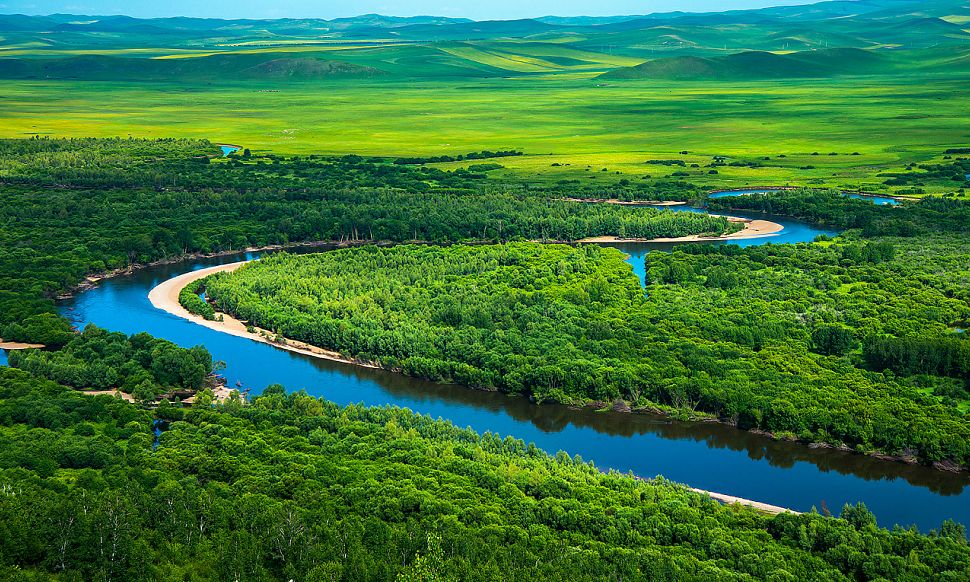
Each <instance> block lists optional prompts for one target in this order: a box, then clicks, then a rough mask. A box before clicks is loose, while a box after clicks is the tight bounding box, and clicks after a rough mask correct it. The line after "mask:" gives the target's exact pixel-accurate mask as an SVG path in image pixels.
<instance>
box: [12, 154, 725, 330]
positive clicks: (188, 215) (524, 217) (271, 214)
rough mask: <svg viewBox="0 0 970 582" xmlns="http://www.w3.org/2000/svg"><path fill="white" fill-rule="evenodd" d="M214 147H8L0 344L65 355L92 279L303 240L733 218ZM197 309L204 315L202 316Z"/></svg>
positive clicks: (535, 233) (530, 232)
mask: <svg viewBox="0 0 970 582" xmlns="http://www.w3.org/2000/svg"><path fill="white" fill-rule="evenodd" d="M210 149H214V150H216V151H218V148H215V147H214V146H212V145H211V144H209V143H208V142H195V141H186V140H157V141H155V140H129V139H115V140H89V139H83V140H53V139H28V140H0V180H2V181H4V182H6V183H7V185H6V186H4V187H3V188H0V223H2V224H3V225H4V226H3V228H2V229H0V337H3V338H4V339H8V340H24V341H38V342H40V343H45V344H48V345H61V344H63V343H64V342H66V341H68V339H70V330H69V328H68V326H67V324H66V323H65V322H64V321H63V320H62V319H60V318H58V317H56V316H52V315H50V314H51V312H52V311H53V309H52V305H51V303H50V298H52V297H54V296H56V295H58V294H60V293H63V292H64V291H66V290H68V289H70V288H71V287H72V286H74V285H76V284H78V283H79V282H80V281H82V280H83V279H84V277H85V275H88V274H90V273H96V272H100V271H107V270H112V269H118V268H125V267H127V266H129V265H133V264H139V263H147V262H151V261H158V260H163V259H171V258H175V257H179V256H183V255H185V254H188V253H199V252H201V253H211V252H219V251H234V250H242V249H244V248H246V247H249V246H263V245H271V244H288V243H292V242H299V241H334V242H348V241H349V242H353V241H361V240H375V241H376V240H383V241H394V242H400V241H409V240H422V241H432V242H453V241H468V240H485V241H502V240H523V239H541V240H565V241H572V240H578V239H582V238H585V237H589V236H625V237H630V238H633V237H640V238H655V237H671V236H683V235H690V234H700V233H720V232H724V231H726V230H729V229H730V228H731V225H730V224H729V223H728V222H727V221H726V220H724V219H723V218H716V217H708V216H701V215H692V214H690V215H689V214H687V213H677V214H674V213H669V212H658V211H655V210H652V209H640V208H621V207H616V206H612V205H584V204H577V203H573V202H566V201H563V200H561V198H562V197H563V196H562V193H561V192H559V191H558V190H557V191H545V190H543V191H532V190H530V189H527V188H521V187H516V188H509V189H506V188H504V187H502V186H498V187H497V188H496V190H491V189H488V188H485V187H484V186H483V185H482V184H481V182H482V180H484V177H482V178H481V179H480V178H477V177H474V175H473V174H470V173H468V172H465V171H455V172H442V171H440V170H437V169H433V168H411V167H401V166H394V165H393V164H389V163H383V162H382V163H378V162H375V161H373V160H371V161H368V160H366V159H365V158H362V157H360V156H344V157H340V158H321V157H319V156H305V157H292V158H281V157H278V156H252V157H251V158H247V160H246V161H241V160H221V159H220V160H213V161H212V163H211V164H210V163H209V157H208V156H207V155H206V152H208V151H209V150H210ZM199 307H201V306H199Z"/></svg>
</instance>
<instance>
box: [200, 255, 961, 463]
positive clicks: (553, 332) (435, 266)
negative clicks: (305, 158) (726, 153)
mask: <svg viewBox="0 0 970 582" xmlns="http://www.w3.org/2000/svg"><path fill="white" fill-rule="evenodd" d="M968 251H970V249H968V248H967V244H966V243H965V242H962V241H958V242H952V243H951V242H949V241H948V240H947V239H924V240H920V241H919V242H918V243H916V242H915V241H909V240H906V239H900V240H896V241H892V242H890V241H851V240H849V241H843V242H840V243H838V244H830V245H828V246H821V245H797V246H792V245H780V246H779V245H765V246H758V247H750V248H746V249H741V248H739V247H736V246H710V245H692V246H688V247H685V248H684V249H683V250H678V251H675V252H673V253H651V254H650V255H648V258H647V265H646V267H647V281H648V286H647V290H646V291H647V293H646V296H644V293H643V290H642V289H641V288H640V286H639V282H638V281H637V278H636V277H635V276H634V275H633V273H632V272H631V269H630V267H629V265H627V264H626V263H625V262H624V261H623V259H622V255H621V254H620V253H619V252H617V251H615V250H613V249H609V248H601V247H595V246H584V247H581V248H572V247H561V246H549V245H535V244H512V245H504V246H487V247H462V246H453V247H448V248H437V247H431V248H429V247H396V248H392V249H376V248H365V249H353V250H344V251H335V252H328V253H322V254H317V255H304V256H290V255H276V256H273V257H269V258H267V259H264V260H262V261H259V262H258V263H254V264H251V265H247V266H246V267H244V268H242V269H240V270H239V271H237V272H236V273H234V274H231V275H215V276H212V277H210V278H208V279H206V280H205V290H206V292H207V294H208V296H209V297H210V298H211V299H212V300H214V301H215V302H216V303H217V304H218V305H219V306H220V307H221V308H222V309H224V310H225V311H228V312H230V313H232V314H234V315H236V316H238V317H240V318H242V319H244V320H248V321H251V322H253V323H254V324H255V325H256V326H258V327H261V328H265V329H269V330H271V331H274V332H279V333H281V334H282V335H283V336H286V337H291V338H294V339H299V340H303V341H306V342H309V343H311V344H314V345H319V346H322V347H325V348H330V349H334V350H337V351H340V352H343V353H345V354H348V355H351V356H355V357H360V358H364V359H368V360H374V361H378V362H380V363H381V364H382V365H384V366H385V367H388V368H391V369H397V370H401V371H402V372H404V373H406V374H409V375H413V376H417V377H422V378H427V379H430V380H435V381H445V382H457V383H461V384H465V385H469V386H472V387H479V388H487V389H499V390H503V391H506V392H511V393H522V394H527V395H529V396H531V397H532V398H534V399H536V400H538V401H556V402H563V403H584V402H589V401H600V402H603V403H612V402H614V401H617V400H623V401H625V402H626V403H628V404H629V405H631V406H633V407H645V408H650V409H661V410H666V411H669V412H671V413H673V414H675V415H678V416H683V417H692V416H694V417H696V416H704V415H714V416H716V417H718V418H720V419H722V420H723V421H725V422H729V423H731V424H735V425H737V426H739V427H741V428H746V429H759V430H763V431H769V432H772V433H775V434H776V435H778V436H779V437H784V438H791V439H800V440H804V441H807V442H818V443H824V444H827V445H832V446H838V447H850V448H852V449H855V450H858V451H860V452H874V451H881V452H884V453H886V454H890V455H899V456H901V457H914V458H916V459H918V460H920V461H922V462H924V463H936V462H939V463H950V464H953V463H955V464H957V465H963V466H966V465H967V464H968V463H970V424H968V423H967V419H966V416H965V415H964V413H963V412H962V409H963V408H964V407H966V406H967V404H968V403H970V392H968V385H967V383H966V376H965V375H963V374H961V373H960V370H961V369H962V368H954V367H949V368H942V367H940V366H939V365H938V364H937V363H935V362H937V360H930V359H927V358H925V357H923V358H922V359H910V360H907V364H908V365H911V366H912V368H911V369H906V368H903V367H902V366H896V365H891V366H884V367H877V366H874V364H875V362H874V361H872V360H871V359H870V358H867V357H864V356H863V346H871V345H875V344H874V342H878V341H881V340H880V339H879V338H882V337H884V336H891V337H897V338H910V339H907V340H906V341H907V342H912V345H915V346H924V347H919V348H918V349H919V350H923V351H920V352H918V353H920V354H925V353H926V352H925V346H927V345H937V344H939V343H940V342H943V343H944V344H945V345H947V346H950V345H959V346H965V345H966V343H963V344H952V343H951V338H952V341H953V342H967V340H965V339H962V338H963V335H961V334H957V333H955V329H954V328H955V326H956V325H957V324H959V323H960V322H963V321H966V320H967V319H968V318H970V294H968V292H967V289H966V286H965V285H964V284H963V283H962V282H963V281H965V278H966V277H967V276H970V271H968V265H967V263H966V260H965V257H966V256H967V254H968ZM961 349H964V348H963V347H961ZM960 353H961V354H963V353H965V352H962V351H961V352H960ZM939 361H946V362H950V361H951V360H939ZM959 362H963V360H959ZM948 365H949V364H948ZM959 365H963V364H959ZM887 367H888V368H890V369H893V368H895V369H896V370H897V374H883V373H882V372H883V370H884V369H886V368H887ZM952 372H956V373H952Z"/></svg>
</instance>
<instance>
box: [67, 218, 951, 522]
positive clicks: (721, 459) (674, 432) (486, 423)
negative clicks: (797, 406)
mask: <svg viewBox="0 0 970 582" xmlns="http://www.w3.org/2000/svg"><path fill="white" fill-rule="evenodd" d="M682 210H683V211H697V210H696V209H690V208H682ZM758 218H765V217H764V216H763V215H759V216H758ZM768 218H769V219H771V220H775V221H776V222H781V223H782V224H783V225H784V227H785V228H784V230H783V231H782V232H781V233H780V234H779V235H778V236H773V237H766V238H760V239H750V240H739V241H736V242H737V244H742V245H752V244H766V243H769V242H770V243H783V242H801V241H810V240H812V239H814V238H815V237H816V236H818V235H819V234H834V233H833V232H830V231H825V230H821V229H818V228H816V227H813V226H809V225H806V224H802V223H798V222H795V221H791V220H787V219H780V218H777V217H768ZM711 244H724V243H711ZM615 246H617V247H619V248H621V249H622V250H624V251H625V252H627V253H628V254H629V255H630V259H629V261H630V262H631V264H632V265H633V266H634V270H636V271H637V273H638V275H640V276H641V277H642V276H643V257H644V255H645V254H646V253H647V252H649V251H651V250H667V249H669V248H671V247H672V246H674V245H672V244H646V243H622V244H617V245H615ZM318 250H319V249H318ZM259 256H261V254H260V253H241V254H239V255H235V256H222V257H213V258H205V259H196V260H189V261H185V262H181V263H177V264H171V265H159V266H156V267H151V268H147V269H143V270H140V271H137V272H135V273H134V274H132V275H128V276H124V277H117V278H112V279H107V280H104V281H102V282H101V283H100V284H99V286H98V287H96V288H94V289H92V290H89V291H86V292H84V293H81V294H79V295H78V296H77V297H75V298H72V299H69V300H66V301H64V302H61V303H60V310H61V312H62V313H64V314H65V315H66V316H67V317H69V318H70V319H71V320H72V321H73V322H74V323H75V324H76V325H78V326H84V325H86V324H87V323H95V324H97V325H99V326H101V327H104V328H107V329H110V330H115V331H122V332H125V333H137V332H141V331H147V332H149V333H151V334H153V335H155V336H158V337H163V338H166V339H169V340H171V341H173V342H175V343H177V344H179V345H182V346H186V347H188V346H193V345H198V344H204V345H205V346H206V347H207V348H208V349H209V350H210V351H211V352H212V354H213V355H214V357H215V358H216V359H217V360H221V361H223V362H225V363H226V369H225V371H224V372H223V374H224V375H225V376H226V377H227V380H228V382H229V385H230V386H240V387H242V389H251V390H252V393H253V394H255V393H258V392H259V391H260V390H262V389H263V388H264V387H265V386H267V385H269V384H273V383H280V384H283V385H285V386H286V387H287V388H288V389H289V390H301V389H305V390H306V391H307V392H308V393H309V394H312V395H314V396H322V397H325V398H327V399H329V400H331V401H334V402H336V403H338V404H348V403H364V404H367V405H393V406H401V407H407V408H410V409H411V410H414V411H417V412H420V413H423V414H428V415H431V416H432V417H438V418H443V419H447V420H450V421H452V422H453V423H455V424H456V425H458V426H462V427H465V426H468V427H471V428H472V429H474V430H476V431H478V432H485V431H491V432H493V433H499V434H501V435H512V436H514V437H516V438H519V439H523V440H524V441H526V442H534V443H535V444H536V445H537V446H539V447H541V448H543V449H545V450H546V451H549V452H556V451H559V450H564V451H566V452H567V453H569V454H570V455H577V454H578V455H580V456H582V457H583V458H584V459H586V460H592V461H594V462H595V463H596V465H597V466H598V467H600V468H601V469H608V468H609V469H616V470H619V471H623V472H633V473H636V474H637V475H640V476H644V477H653V476H656V475H663V476H664V477H666V478H668V479H671V480H674V481H679V482H683V483H687V484H689V485H691V486H693V487H698V488H701V489H706V490H710V491H717V492H720V493H725V494H729V495H736V496H739V497H743V498H747V499H753V500H758V501H762V502H765V503H770V504H774V505H779V506H782V507H788V508H791V509H794V510H798V511H808V510H810V509H811V508H812V507H817V508H819V509H820V510H821V509H822V508H823V507H825V508H828V509H830V510H832V511H833V512H834V513H836V514H837V513H838V512H839V510H840V508H841V507H842V505H843V504H844V503H854V502H858V501H864V502H865V503H866V505H867V506H868V507H869V508H870V509H871V510H873V511H874V512H875V514H876V515H877V517H878V518H879V522H880V524H881V525H884V526H891V525H893V524H896V523H898V524H901V525H911V524H915V525H916V526H918V527H919V528H920V529H922V530H924V531H926V530H929V529H931V528H935V527H938V526H939V524H940V523H941V522H942V521H943V520H944V519H946V518H953V519H956V520H958V521H962V522H964V523H970V494H968V493H967V491H968V489H967V486H968V485H970V477H968V476H967V475H965V474H962V475H953V474H949V473H944V472H940V471H935V470H932V469H928V468H925V467H914V466H909V465H904V464H901V463H893V462H887V461H880V460H877V459H874V458H871V457H865V456H862V455H854V454H851V453H845V452H840V451H833V450H827V449H811V448H809V447H807V446H804V445H798V444H792V443H784V442H777V441H774V440H771V439H768V438H765V437H763V436H760V435H756V434H752V433H749V432H745V431H741V430H737V429H734V428H731V427H728V426H725V425H721V424H717V423H684V422H677V421H672V420H670V419H667V418H663V417H658V416H650V415H639V414H624V413H614V412H596V411H592V410H588V409H574V408H570V407H566V406H558V405H542V406H536V405H534V404H532V403H531V402H529V401H528V400H526V399H524V398H520V397H511V396H506V395H503V394H499V393H492V392H482V391H477V390H471V389H468V388H464V387H460V386H452V385H441V384H433V383H429V382H425V381H422V380H417V379H414V378H408V377H405V376H401V375H399V374H394V373H390V372H386V371H383V370H371V369H365V368H359V367H356V366H352V365H347V364H342V363H337V362H330V361H326V360H319V359H315V358H311V357H306V356H302V355H299V354H294V353H291V352H287V351H284V350H280V349H278V348H275V347H273V346H270V345H267V344H263V343H257V342H254V341H251V340H248V339H245V338H239V337H235V336H231V335H227V334H224V333H220V332H216V331H213V330H210V329H207V328H205V327H202V326H199V325H196V324H194V323H192V322H189V321H186V320H184V319H181V318H179V317H176V316H174V315H170V314H168V313H166V312H163V311H160V310H157V309H155V308H154V307H153V306H152V305H151V304H150V303H149V301H148V297H147V296H148V292H149V291H150V290H151V289H152V288H153V287H154V286H155V285H157V284H159V283H161V282H163V281H165V280H167V279H169V278H171V277H174V276H176V275H179V274H181V273H185V272H188V271H193V270H197V269H201V268H205V267H208V266H212V265H217V264H224V263H229V262H235V261H239V260H244V259H257V258H259Z"/></svg>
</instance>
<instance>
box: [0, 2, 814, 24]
mask: <svg viewBox="0 0 970 582" xmlns="http://www.w3.org/2000/svg"><path fill="white" fill-rule="evenodd" d="M810 3H812V0H679V1H678V0H639V1H636V0H582V1H579V0H484V1H482V0H478V1H474V2H468V1H459V0H289V1H282V2H281V1H279V0H165V1H161V0H0V13H5V14H10V13H21V14H53V13H55V12H62V13H68V14H99V15H105V14H127V15H129V16H137V17H143V18H147V17H155V16H206V17H217V18H280V17H303V18H310V17H312V18H336V17H341V16H356V15H359V14H367V13H371V12H376V13H380V14H389V15H394V16H413V15H418V14H420V15H425V14H432V15H436V16H460V17H465V18H473V19H476V20H486V19H511V18H528V17H535V16H546V15H557V16H577V15H588V16H604V15H617V14H648V13H651V12H669V11H672V10H683V11H689V12H704V11H721V10H730V9H741V8H762V7H765V6H778V5H791V4H810Z"/></svg>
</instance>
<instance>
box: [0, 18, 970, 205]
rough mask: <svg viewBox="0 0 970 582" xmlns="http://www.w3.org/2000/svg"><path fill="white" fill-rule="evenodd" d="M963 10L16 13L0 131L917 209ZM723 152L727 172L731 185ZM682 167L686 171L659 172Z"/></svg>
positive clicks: (934, 189)
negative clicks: (474, 166)
mask: <svg viewBox="0 0 970 582" xmlns="http://www.w3.org/2000/svg"><path fill="white" fill-rule="evenodd" d="M965 4H966V3H965V2H963V1H962V0H939V1H937V2H933V3H921V2H909V1H905V0H892V1H890V0H871V1H870V2H867V3H863V4H859V5H856V4H852V5H851V6H849V5H846V4H845V3H838V2H829V3H821V4H817V5H813V6H809V7H789V8H775V9H767V10H761V11H748V12H740V13H732V14H726V13H725V14H708V15H689V14H688V15H676V14H673V15H667V16H655V17H650V18H639V19H638V18H632V17H631V18H625V19H600V20H597V19H579V20H575V21H573V22H572V23H571V24H568V25H567V24H564V22H565V21H561V20H558V19H541V21H539V20H534V21H510V22H482V23H470V22H467V21H458V20H451V19H440V18H430V19H429V18H419V19H410V20H401V19H393V18H386V17H381V16H374V15H369V16H365V17H360V18H357V19H348V20H341V21H315V20H279V21H276V20H272V21H218V20H208V21H204V20H192V19H170V20H167V19H156V20H147V21H140V20H136V19H130V18H125V17H108V18H85V19H79V18H78V17H69V16H65V15H59V16H51V17H39V18H33V17H17V16H2V15H0V78H2V79H3V81H2V82H3V91H0V137H23V136H25V135H33V134H40V135H52V136H127V135H132V136H136V137H168V136H176V137H194V138H206V139H212V140H214V141H221V142H227V143H235V144H240V145H244V146H245V147H248V148H250V149H251V150H253V151H263V152H276V153H282V154H310V153H318V154H346V153H358V154H363V155H376V156H415V155H419V156H429V155H455V154H458V153H462V152H469V151H479V150H482V149H492V150H499V149H516V150H520V151H524V152H525V153H526V154H528V155H526V156H522V157H517V158H515V159H512V160H508V161H504V162H503V164H504V165H505V166H506V169H505V170H503V171H500V172H493V173H492V175H493V176H495V177H498V178H507V177H509V174H515V175H516V178H517V179H521V178H522V177H525V178H527V179H533V180H543V181H549V180H552V181H555V180H563V179H578V180H581V181H588V182H587V183H603V182H609V181H618V180H622V179H640V178H642V177H643V176H646V175H650V176H651V177H654V178H659V177H664V176H668V175H670V174H673V173H675V172H677V173H679V174H678V176H677V177H681V178H684V179H687V180H689V181H691V182H693V183H696V184H700V185H703V186H708V187H710V188H732V187H744V186H748V185H784V184H792V185H803V186H819V187H825V186H833V187H841V188H848V189H861V190H867V191H880V192H885V193H900V190H912V188H899V187H889V186H886V185H884V184H883V182H885V176H879V174H881V173H886V172H895V173H898V172H906V171H909V170H908V168H907V167H908V166H910V165H912V164H919V163H927V162H933V163H940V162H942V161H944V160H943V152H944V151H945V150H946V149H949V148H958V147H967V146H970V82H968V81H967V79H968V78H970V76H968V73H970V27H968V26H967V23H968V22H970V7H968V6H966V5H965ZM847 11H852V13H853V14H854V15H853V16H852V18H845V16H846V14H847ZM151 31H164V34H158V33H152V32H151ZM752 51H761V52H752ZM766 51H769V52H766ZM795 51H800V52H797V53H796V52H795ZM772 53H774V54H772ZM645 61H647V62H646V63H645ZM766 76H768V77H774V78H771V79H765V78H764V77H766ZM623 77H634V78H623ZM701 77H707V78H701ZM685 151H686V152H688V153H687V154H682V153H681V152H685ZM830 154H837V155H830ZM714 156H725V157H727V158H728V159H727V160H726V162H727V165H724V166H720V167H718V168H717V171H716V173H712V172H711V168H708V167H705V166H707V165H708V164H710V162H711V160H712V158H713V157H714ZM674 158H676V159H679V160H681V161H683V162H684V163H686V164H687V167H680V166H664V165H651V164H645V162H646V161H648V160H651V159H653V160H664V159H674ZM732 162H733V164H732ZM554 164H555V165H554ZM692 164H697V167H691V165H692ZM458 165H462V164H450V165H449V164H445V165H443V166H442V167H443V168H451V167H455V166H458ZM604 168H605V169H606V171H605V172H604V171H603V170H604ZM917 171H918V169H917ZM618 172H619V174H617V173H618ZM683 173H686V176H684V175H682V174H683ZM594 180H595V181H598V182H593V181H594ZM966 186H967V184H966V183H965V182H963V183H961V182H957V181H953V180H941V181H935V182H934V181H927V182H926V183H925V184H920V185H919V188H920V189H921V190H923V191H925V193H927V194H939V193H952V192H955V193H957V194H962V193H960V192H959V190H960V189H961V188H965V187H966Z"/></svg>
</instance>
